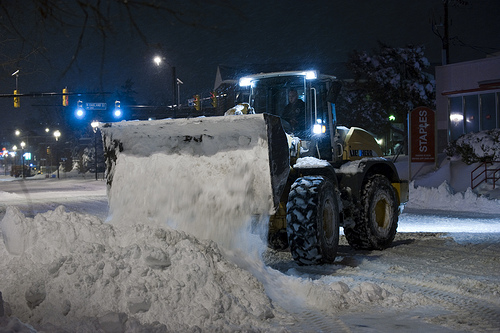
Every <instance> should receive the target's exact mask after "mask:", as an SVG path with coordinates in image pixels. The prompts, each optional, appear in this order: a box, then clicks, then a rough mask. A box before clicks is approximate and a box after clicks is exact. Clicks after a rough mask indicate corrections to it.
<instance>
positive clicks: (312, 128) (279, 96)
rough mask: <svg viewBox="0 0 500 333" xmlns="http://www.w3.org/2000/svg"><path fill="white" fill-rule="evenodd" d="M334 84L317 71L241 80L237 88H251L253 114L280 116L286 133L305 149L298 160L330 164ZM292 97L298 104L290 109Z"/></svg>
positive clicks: (285, 73)
mask: <svg viewBox="0 0 500 333" xmlns="http://www.w3.org/2000/svg"><path fill="white" fill-rule="evenodd" d="M335 80H336V78H335V77H334V76H329V75H318V73H317V72H316V71H291V72H275V73H266V74H256V75H250V76H246V77H243V78H241V79H240V86H248V87H250V95H249V104H250V106H251V107H252V108H253V109H254V112H255V113H270V114H273V115H276V116H279V117H280V118H281V120H282V125H283V129H284V130H285V132H287V134H289V135H291V136H293V137H298V138H300V139H301V140H302V142H303V143H302V146H303V147H304V148H306V149H303V150H302V152H301V156H315V157H318V158H321V159H324V160H328V161H332V160H333V159H334V158H335V157H334V156H336V154H333V149H332V147H335V145H334V143H333V140H332V138H334V137H335V126H336V115H335V104H334V103H333V100H332V98H329V96H331V93H330V94H329V92H331V87H332V86H333V82H335ZM294 94H296V96H297V100H298V101H297V102H296V103H293V105H292V98H291V96H292V95H294ZM289 104H290V105H289ZM291 106H292V107H291ZM290 112H292V113H293V114H290Z"/></svg>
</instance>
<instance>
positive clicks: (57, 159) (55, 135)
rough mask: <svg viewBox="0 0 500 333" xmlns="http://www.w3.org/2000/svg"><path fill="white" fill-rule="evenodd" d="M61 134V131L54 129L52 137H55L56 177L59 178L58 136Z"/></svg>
mask: <svg viewBox="0 0 500 333" xmlns="http://www.w3.org/2000/svg"><path fill="white" fill-rule="evenodd" d="M60 136H61V132H59V130H56V131H54V137H55V138H56V148H57V155H56V161H57V165H56V167H57V179H59V144H58V141H59V137H60Z"/></svg>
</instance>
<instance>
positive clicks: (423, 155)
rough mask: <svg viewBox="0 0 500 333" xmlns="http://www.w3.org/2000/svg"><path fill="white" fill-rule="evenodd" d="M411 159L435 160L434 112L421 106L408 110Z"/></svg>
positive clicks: (421, 160)
mask: <svg viewBox="0 0 500 333" xmlns="http://www.w3.org/2000/svg"><path fill="white" fill-rule="evenodd" d="M410 126H411V129H410V135H411V161H412V162H434V161H435V160H436V140H435V136H436V135H435V133H436V123H435V112H434V110H431V109H429V108H427V107H424V106H421V107H418V108H416V109H414V110H413V111H411V112H410Z"/></svg>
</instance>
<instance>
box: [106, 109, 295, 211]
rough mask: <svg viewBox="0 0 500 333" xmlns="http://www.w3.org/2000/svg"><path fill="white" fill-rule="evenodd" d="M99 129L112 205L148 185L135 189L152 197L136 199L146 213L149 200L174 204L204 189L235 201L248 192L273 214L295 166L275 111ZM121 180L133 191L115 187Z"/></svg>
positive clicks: (152, 207)
mask: <svg viewBox="0 0 500 333" xmlns="http://www.w3.org/2000/svg"><path fill="white" fill-rule="evenodd" d="M99 128H100V130H101V132H102V137H103V143H104V149H105V159H106V177H107V184H108V196H109V201H110V202H109V204H110V209H111V210H113V206H114V205H129V204H132V203H131V202H127V201H126V200H124V199H120V200H121V201H120V202H116V200H115V199H116V197H118V196H123V194H120V192H123V191H132V192H134V191H135V190H136V189H135V188H134V187H144V188H141V189H137V191H136V193H148V194H150V196H151V198H150V199H140V200H139V199H137V198H136V199H135V200H134V201H135V202H134V203H133V204H134V205H144V206H145V208H144V210H145V212H146V211H147V213H148V214H151V210H155V209H157V208H156V207H157V206H158V205H159V203H158V202H156V203H153V202H150V201H154V200H164V201H172V200H173V198H175V197H179V196H180V195H181V193H180V191H182V190H183V189H186V188H190V189H191V188H192V187H199V191H198V193H197V194H196V195H195V197H196V198H199V197H200V196H203V195H204V194H206V195H211V196H213V197H216V196H221V195H223V196H224V197H225V198H226V197H228V198H230V193H231V192H232V191H236V192H238V193H239V194H241V192H245V193H246V196H247V200H249V201H252V204H251V205H252V208H253V210H256V211H255V212H253V213H254V214H272V213H274V212H275V210H276V209H277V207H278V206H279V201H280V196H281V194H282V192H283V188H284V186H285V184H286V180H287V177H288V173H289V169H290V164H289V151H288V143H287V139H286V135H285V132H284V131H283V128H282V126H281V121H280V119H279V118H278V117H276V116H272V115H268V114H253V115H237V116H222V117H200V118H190V119H164V120H152V121H127V122H117V123H101V124H100V126H99ZM132 169H133V170H135V171H131V170H132ZM202 173H203V174H204V176H203V177H200V175H201V174H202ZM205 173H206V174H205ZM117 177H122V179H123V177H127V181H123V180H121V181H119V182H117V183H119V184H120V185H119V186H120V187H124V186H125V187H128V186H129V185H128V184H130V188H120V189H114V187H113V184H114V182H116V180H117ZM128 178H136V181H134V180H133V179H130V181H129V180H128ZM141 178H142V179H143V180H140V179H141ZM167 179H171V181H167ZM241 179H244V181H245V185H244V186H242V185H240V183H241ZM124 184H126V185H124ZM231 184H232V185H231ZM139 190H140V191H139ZM209 192H210V194H209ZM192 196H194V195H192ZM114 197H115V198H114ZM153 198H154V199H153ZM196 198H194V199H192V200H198V199H196ZM229 200H230V199H229ZM128 201H132V200H131V199H130V198H129V199H128ZM204 203H206V201H200V205H203V204H204ZM189 204H190V205H192V204H193V202H190V203H189ZM180 205H182V202H181V203H180ZM117 208H119V207H117ZM122 208H123V207H122ZM178 209H182V208H181V207H179V208H178ZM117 210H118V209H117ZM263 210H267V212H263Z"/></svg>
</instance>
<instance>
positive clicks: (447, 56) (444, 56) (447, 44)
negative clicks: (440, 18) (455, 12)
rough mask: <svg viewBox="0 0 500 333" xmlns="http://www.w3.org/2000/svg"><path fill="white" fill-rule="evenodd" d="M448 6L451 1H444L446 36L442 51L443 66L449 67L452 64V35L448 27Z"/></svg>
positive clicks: (444, 36)
mask: <svg viewBox="0 0 500 333" xmlns="http://www.w3.org/2000/svg"><path fill="white" fill-rule="evenodd" d="M448 4H449V0H443V7H444V22H443V25H444V35H443V50H442V52H443V53H442V59H441V63H442V65H448V64H449V63H450V35H449V26H448Z"/></svg>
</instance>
